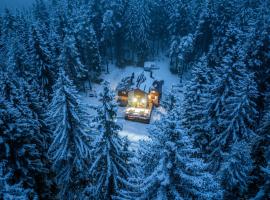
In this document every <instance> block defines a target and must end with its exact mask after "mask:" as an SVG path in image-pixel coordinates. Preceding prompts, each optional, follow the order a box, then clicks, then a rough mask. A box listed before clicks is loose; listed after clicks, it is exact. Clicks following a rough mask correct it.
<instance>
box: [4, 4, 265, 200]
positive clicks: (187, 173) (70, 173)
mask: <svg viewBox="0 0 270 200" xmlns="http://www.w3.org/2000/svg"><path fill="white" fill-rule="evenodd" d="M269 4H270V3H269V2H268V1H266V0H111V1H105V0H76V1H73V0H50V1H48V2H45V1H43V0H36V2H35V3H34V4H33V6H32V7H31V9H29V10H28V11H24V12H16V13H13V12H11V11H9V10H6V11H5V12H4V14H3V15H2V16H1V17H0V69H1V70H0V199H4V200H11V199H12V200H14V199H18V200H23V199H106V200H107V199H145V200H150V199H164V200H166V199H228V200H231V199H235V200H237V199H254V200H263V199H270V145H269V144H270V85H269V84H270V5H269ZM161 54H166V56H168V57H169V59H170V70H171V71H172V73H177V74H179V76H180V78H181V79H182V75H183V74H184V73H185V72H187V71H189V72H191V73H192V79H191V80H190V81H189V82H188V83H187V84H186V85H184V86H183V87H184V91H186V92H185V95H184V102H180V99H179V98H178V96H179V94H178V93H179V92H181V91H178V90H177V89H174V90H172V91H171V93H170V94H166V95H164V98H163V102H162V106H163V107H164V108H165V109H166V110H167V114H166V115H164V116H163V117H162V120H160V121H157V122H155V123H154V124H153V125H152V126H151V128H150V130H149V135H150V138H151V140H149V141H144V142H141V143H140V144H139V147H138V149H137V151H136V152H133V151H131V150H130V148H129V141H128V140H127V139H126V138H122V137H120V136H119V135H118V133H119V130H121V126H120V125H119V124H117V122H116V121H115V117H116V107H117V105H116V104H115V103H114V95H113V93H112V92H111V91H110V89H109V85H108V83H106V82H105V83H103V84H104V91H103V92H102V94H101V95H100V97H99V100H100V102H101V105H100V106H94V105H88V106H87V107H91V108H92V109H94V110H95V111H96V113H97V114H93V115H89V113H87V112H86V111H87V110H89V109H88V108H87V107H86V106H85V105H84V104H83V103H82V102H81V98H80V96H79V94H78V91H86V89H91V88H92V83H100V82H101V81H102V80H101V79H100V75H101V74H102V73H105V72H106V71H107V72H108V71H109V70H110V69H108V65H109V63H114V64H116V65H117V66H119V67H124V66H125V65H130V64H135V65H139V66H141V65H142V64H143V63H144V61H146V60H149V59H153V58H154V57H157V56H159V55H161ZM86 87H89V88H86Z"/></svg>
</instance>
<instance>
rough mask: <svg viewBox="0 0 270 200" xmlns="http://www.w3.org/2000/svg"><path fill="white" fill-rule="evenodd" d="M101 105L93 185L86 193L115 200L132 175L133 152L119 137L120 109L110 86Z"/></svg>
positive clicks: (92, 173) (98, 113) (99, 108)
mask: <svg viewBox="0 0 270 200" xmlns="http://www.w3.org/2000/svg"><path fill="white" fill-rule="evenodd" d="M100 101H101V106H99V107H97V108H96V109H97V117H96V119H95V121H96V123H98V124H97V126H96V129H97V130H96V131H97V136H96V139H95V141H94V142H93V143H92V146H93V151H92V155H93V157H94V159H93V163H92V166H91V167H90V171H89V173H90V176H91V179H92V180H93V183H92V185H90V187H88V188H87V190H86V192H85V193H86V195H89V196H88V198H90V199H113V196H116V195H117V193H118V192H119V191H120V189H122V187H123V181H124V180H125V179H126V178H127V177H129V175H130V172H129V166H128V160H129V158H128V157H129V151H128V150H127V148H126V142H125V140H124V139H123V138H121V137H120V136H119V135H118V133H119V131H120V130H121V126H120V125H119V124H118V123H116V121H115V119H116V115H117V109H116V106H117V105H116V103H115V102H114V96H113V94H112V92H111V91H110V89H109V86H108V85H107V84H105V85H104V89H103V93H102V94H101V96H100Z"/></svg>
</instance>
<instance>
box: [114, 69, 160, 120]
mask: <svg viewBox="0 0 270 200" xmlns="http://www.w3.org/2000/svg"><path fill="white" fill-rule="evenodd" d="M148 74H149V73H147V72H145V71H143V72H142V73H140V74H138V75H137V76H136V79H135V75H134V73H133V74H132V76H130V77H126V78H123V79H122V80H121V82H120V83H119V85H118V86H117V88H116V90H117V95H118V96H117V101H118V103H119V105H120V106H126V111H125V119H127V120H132V121H139V122H143V123H149V122H150V118H151V113H152V109H153V106H159V103H160V98H161V95H162V86H163V83H164V81H158V80H153V79H152V78H151V77H149V76H148ZM134 79H135V80H136V81H134V83H133V80H134Z"/></svg>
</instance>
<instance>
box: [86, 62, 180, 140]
mask: <svg viewBox="0 0 270 200" xmlns="http://www.w3.org/2000/svg"><path fill="white" fill-rule="evenodd" d="M155 62H156V64H157V66H158V67H159V69H157V70H154V71H153V77H154V78H155V79H157V80H164V86H163V93H166V92H168V91H169V90H170V89H171V87H172V85H176V84H178V83H179V78H178V76H177V75H174V74H172V73H171V72H170V70H169V60H168V59H167V58H166V57H161V58H159V59H157V60H155ZM143 71H144V69H143V68H142V67H136V66H127V67H125V68H118V67H116V66H114V65H110V66H109V72H110V73H109V74H104V75H103V76H102V78H103V79H104V80H106V81H108V82H110V85H111V89H112V90H115V89H116V86H117V85H118V83H119V82H120V81H121V79H122V78H124V77H127V76H130V75H131V74H132V73H133V72H134V74H135V76H138V75H139V74H141V73H142V72H143ZM144 74H145V75H146V77H147V78H149V79H150V73H149V72H144ZM147 82H149V80H148V81H147ZM142 86H143V84H142ZM93 88H94V90H95V91H96V93H99V92H100V91H101V89H102V85H94V87H93ZM83 101H84V102H85V103H86V104H89V105H96V104H98V103H99V102H98V101H97V98H95V97H89V95H88V94H83ZM124 110H125V108H123V107H119V109H118V117H117V120H118V122H119V123H120V124H122V127H123V130H122V131H121V132H120V135H121V136H123V137H124V136H127V137H128V139H129V140H130V141H131V142H133V143H134V142H135V143H136V142H137V141H139V140H147V139H148V132H147V129H148V127H149V126H151V123H150V125H149V124H143V123H139V122H133V121H127V120H125V119H124ZM157 110H158V111H159V112H162V108H161V107H159V108H155V109H154V111H153V114H152V117H151V122H153V121H155V120H158V119H159V118H160V117H159V114H158V113H159V112H158V111H157Z"/></svg>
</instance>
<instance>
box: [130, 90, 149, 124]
mask: <svg viewBox="0 0 270 200" xmlns="http://www.w3.org/2000/svg"><path fill="white" fill-rule="evenodd" d="M152 106H153V104H152V103H151V101H149V97H148V93H147V92H145V91H143V90H141V89H139V88H136V89H133V90H130V91H129V92H128V105H127V108H126V112H125V119H127V120H133V121H140V122H144V123H149V122H150V118H151V112H152Z"/></svg>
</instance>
